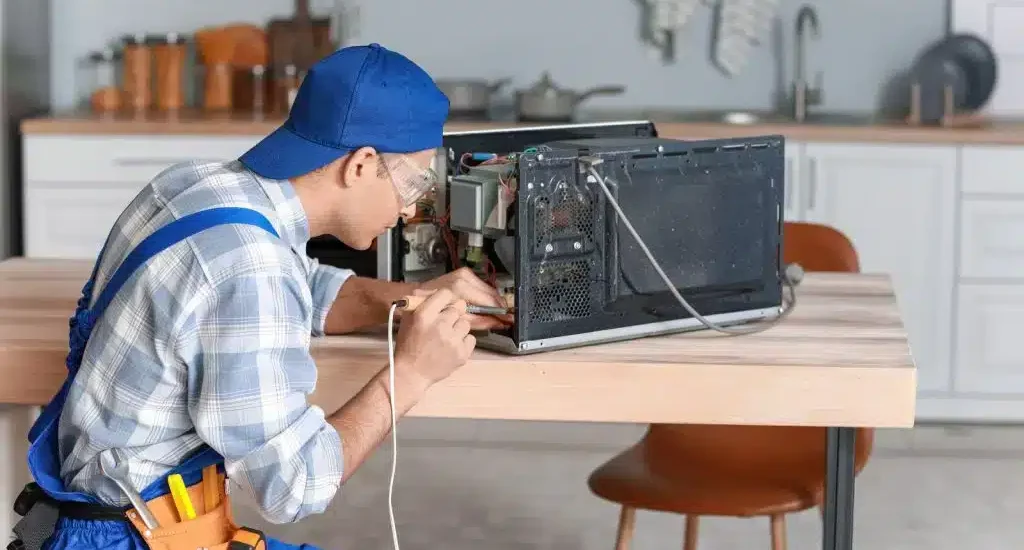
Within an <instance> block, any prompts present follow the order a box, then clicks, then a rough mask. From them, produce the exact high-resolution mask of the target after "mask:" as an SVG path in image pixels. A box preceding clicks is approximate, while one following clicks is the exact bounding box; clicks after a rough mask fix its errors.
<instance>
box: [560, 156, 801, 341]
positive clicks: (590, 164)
mask: <svg viewBox="0 0 1024 550" xmlns="http://www.w3.org/2000/svg"><path fill="white" fill-rule="evenodd" d="M580 162H582V163H584V164H585V165H586V166H587V172H588V173H589V174H590V175H591V176H593V177H594V179H595V180H596V181H597V183H598V185H600V186H601V189H603V190H604V194H605V196H606V197H608V202H610V203H611V205H612V207H613V208H614V209H615V212H616V214H618V216H619V219H620V220H622V223H623V225H625V226H626V229H628V230H629V232H630V233H632V234H633V238H634V239H636V243H637V244H638V245H640V248H641V249H642V250H643V251H644V254H646V255H647V259H648V260H650V262H651V266H652V267H654V270H655V271H657V272H658V275H660V276H661V280H662V281H664V282H665V286H667V287H668V290H669V292H671V293H672V295H673V296H675V298H676V300H678V301H679V304H680V305H681V306H683V308H685V309H686V311H688V312H689V313H690V315H692V316H693V317H694V318H695V319H697V320H698V321H700V322H701V323H703V324H704V326H706V327H708V328H710V329H712V330H717V331H718V332H721V333H724V334H751V333H754V332H760V331H762V330H766V329H768V328H769V327H771V326H772V325H774V324H775V322H777V321H779V320H781V319H782V318H783V317H785V316H786V315H788V314H789V312H790V311H792V310H793V306H795V305H796V291H795V289H794V288H793V284H792V281H791V280H790V278H789V276H788V275H784V276H783V281H784V282H785V283H786V285H787V286H789V289H790V300H789V307H786V308H785V309H783V310H782V312H781V313H780V314H779V316H778V317H776V318H775V319H773V320H772V321H770V322H768V323H757V324H756V325H753V326H744V327H724V326H721V325H718V324H716V323H714V322H713V321H711V320H710V319H708V318H706V317H704V316H703V315H701V314H700V313H697V310H695V309H693V306H691V305H690V303H689V302H687V301H686V299H685V298H683V295H682V294H680V293H679V291H678V290H676V285H674V284H672V280H671V279H669V278H668V275H666V274H665V271H664V270H663V269H662V268H661V265H659V264H658V261H657V260H655V259H654V254H651V251H650V250H649V249H648V248H647V244H645V243H644V240H643V239H641V238H640V235H639V234H638V233H637V232H636V229H634V228H633V224H632V223H630V222H629V218H627V217H626V214H625V213H623V212H622V208H620V207H619V201H617V200H615V197H613V196H612V193H611V191H609V190H608V185H607V184H605V182H604V178H602V177H601V174H598V173H597V170H596V169H595V168H594V166H596V165H598V164H600V163H601V162H602V161H601V159H593V160H591V159H580Z"/></svg>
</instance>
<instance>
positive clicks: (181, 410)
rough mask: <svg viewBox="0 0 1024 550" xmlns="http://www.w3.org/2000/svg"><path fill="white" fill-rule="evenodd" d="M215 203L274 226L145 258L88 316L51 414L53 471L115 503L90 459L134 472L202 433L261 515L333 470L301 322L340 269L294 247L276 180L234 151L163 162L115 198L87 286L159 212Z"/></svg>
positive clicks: (298, 500) (278, 519) (282, 185)
mask: <svg viewBox="0 0 1024 550" xmlns="http://www.w3.org/2000/svg"><path fill="white" fill-rule="evenodd" d="M217 206H244V207H246V208H251V209H254V210H256V211H258V212H260V213H261V214H263V215H264V216H266V217H267V219H268V220H269V221H270V223H271V224H273V225H274V227H275V229H277V231H278V233H279V235H280V236H281V238H280V239H278V238H276V237H274V235H272V234H270V233H267V232H266V231H264V230H262V229H259V228H257V227H250V226H244V225H224V226H218V227H214V228H212V229H208V230H206V231H204V232H202V233H200V234H198V235H195V236H193V237H191V238H189V239H187V240H185V241H182V242H181V243H178V244H176V245H174V246H172V247H170V248H168V249H167V250H165V251H163V252H162V253H160V254H159V255H158V256H156V257H154V258H153V259H152V260H151V261H150V262H149V263H147V264H146V265H144V266H142V267H141V268H140V269H139V271H138V272H137V275H136V276H135V277H133V278H132V279H130V280H129V281H128V282H127V283H126V284H125V285H124V286H123V287H122V289H121V291H120V293H119V294H118V296H117V297H116V298H115V299H114V300H113V302H112V303H111V304H110V306H109V308H108V309H107V311H106V313H105V314H104V315H103V316H102V317H101V318H100V319H99V320H98V321H97V323H96V325H95V328H94V329H93V332H92V336H91V338H90V340H89V343H88V346H87V348H86V350H85V357H84V359H83V361H82V367H81V370H80V371H79V373H78V375H77V376H76V378H75V381H74V384H73V385H72V387H71V390H70V393H69V394H68V398H67V404H66V405H65V407H64V410H63V413H62V415H61V418H60V457H61V459H62V468H61V473H62V477H63V479H64V482H65V484H66V485H67V486H68V487H69V488H70V489H72V490H76V491H81V492H85V493H89V494H93V495H96V496H97V497H98V498H99V499H100V500H101V501H103V502H105V503H107V504H111V505H126V504H127V499H125V497H124V496H123V495H122V493H121V491H120V490H119V489H118V488H117V486H116V485H115V484H114V483H113V482H111V481H110V480H108V479H106V478H105V477H104V476H103V475H102V474H101V473H100V471H99V458H100V456H101V455H102V454H104V453H109V454H112V455H113V458H114V459H115V460H116V461H126V462H127V464H128V466H129V471H130V477H131V481H132V483H133V484H134V485H135V487H136V488H138V489H139V490H142V489H143V488H144V487H146V486H147V485H149V484H150V483H152V482H154V481H159V480H160V478H161V477H162V476H163V475H164V474H166V473H167V471H168V470H169V469H170V468H172V467H174V466H176V465H177V464H179V463H180V462H182V461H183V459H184V458H185V457H186V456H188V455H189V454H191V453H192V452H194V451H195V450H196V449H197V448H198V447H200V446H201V445H202V444H203V443H206V444H207V445H209V446H210V447H212V448H213V449H215V450H216V451H218V452H219V453H220V454H221V455H223V456H224V458H225V461H226V462H225V467H226V469H227V473H228V476H229V477H230V478H231V480H232V481H233V482H234V483H237V484H239V485H241V486H242V487H244V488H245V489H247V490H249V491H250V492H251V493H252V494H253V496H254V497H255V499H256V502H258V503H259V504H260V508H261V511H262V513H263V515H264V516H265V517H266V519H267V520H268V521H271V522H275V523H287V522H293V521H297V520H299V519H302V518H303V517H305V516H307V515H309V514H314V513H320V512H322V511H323V510H324V509H325V508H326V507H327V505H328V504H329V503H330V502H331V500H332V499H333V497H334V495H335V493H336V492H337V490H338V486H339V485H340V483H341V474H342V455H341V440H340V438H339V436H338V433H337V431H336V430H335V429H334V428H333V427H332V426H331V425H330V424H328V423H327V422H326V421H325V419H324V416H325V415H324V411H322V410H321V409H320V408H318V407H316V406H313V405H310V404H309V403H308V402H307V399H306V398H307V396H308V395H309V394H310V392H312V391H313V388H314V386H315V384H316V378H317V371H316V365H314V363H313V360H312V358H311V357H310V354H309V344H310V338H311V336H319V335H322V334H323V331H324V323H325V319H326V317H327V312H328V310H329V309H330V307H331V304H332V303H333V301H334V299H335V297H336V296H337V293H338V290H339V289H340V288H341V285H342V284H343V283H344V281H345V280H346V279H347V277H349V276H350V275H351V274H352V273H351V272H349V271H345V270H340V269H336V268H333V267H330V266H324V265H319V264H318V263H317V262H316V261H315V260H312V259H311V258H309V257H308V256H307V255H306V252H305V248H306V241H307V240H309V237H310V235H309V223H308V220H307V219H306V215H305V213H304V211H303V209H302V205H301V204H300V202H299V200H298V197H297V196H296V194H295V191H294V189H293V188H292V186H291V184H290V183H289V182H287V181H274V180H267V179H264V178H260V177H257V176H256V175H255V174H253V173H252V172H249V171H248V170H246V169H245V167H243V166H242V165H241V164H240V163H238V162H237V161H235V162H230V163H184V164H179V165H177V166H173V167H171V168H169V169H167V170H165V171H164V172H162V173H161V174H159V175H157V176H156V178H155V179H154V180H153V181H152V182H151V183H150V184H149V185H148V186H147V187H146V188H145V189H143V190H142V191H141V192H140V193H139V195H138V196H137V197H136V198H135V199H134V200H133V201H132V202H131V204H130V205H128V207H127V208H126V209H125V211H124V213H123V214H122V215H121V217H120V218H119V219H118V220H117V223H116V224H115V225H114V228H113V229H112V231H111V233H110V237H109V241H108V244H107V248H106V252H105V253H104V257H103V258H102V263H101V265H100V268H99V272H98V273H97V280H96V290H95V292H96V294H95V295H94V296H93V299H94V300H95V299H96V297H97V296H98V295H99V292H100V290H101V289H102V287H103V285H104V284H105V283H106V281H107V278H109V277H110V276H112V275H113V271H114V270H115V269H116V268H117V266H118V264H119V263H120V262H121V261H122V260H123V259H124V258H125V256H126V255H127V254H128V253H129V252H130V251H131V250H132V249H133V248H134V247H135V246H136V245H138V244H139V242H141V241H142V239H144V238H145V237H147V236H148V235H149V234H151V233H152V232H153V231H155V230H156V229H158V228H160V227H161V226H163V225H165V224H167V223H168V222H169V221H171V220H173V219H175V218H179V217H182V216H185V215H187V214H191V213H193V212H197V211H200V210H206V209H209V208H213V207H217Z"/></svg>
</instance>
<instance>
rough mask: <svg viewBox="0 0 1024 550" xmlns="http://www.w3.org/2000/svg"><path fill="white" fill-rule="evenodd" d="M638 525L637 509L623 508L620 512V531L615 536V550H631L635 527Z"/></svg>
mask: <svg viewBox="0 0 1024 550" xmlns="http://www.w3.org/2000/svg"><path fill="white" fill-rule="evenodd" d="M634 525H636V508H630V507H629V506H623V507H622V511H620V512H619V530H618V532H617V533H616V534H615V550H629V543H630V541H632V540H633V526H634Z"/></svg>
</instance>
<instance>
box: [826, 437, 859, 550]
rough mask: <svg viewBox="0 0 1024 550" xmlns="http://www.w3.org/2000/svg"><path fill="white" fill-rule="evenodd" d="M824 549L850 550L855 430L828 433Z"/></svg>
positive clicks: (851, 545)
mask: <svg viewBox="0 0 1024 550" xmlns="http://www.w3.org/2000/svg"><path fill="white" fill-rule="evenodd" d="M827 433H828V435H827V438H826V445H827V452H826V459H825V468H826V469H825V523H824V528H823V529H822V539H823V540H822V548H823V550H853V485H854V482H853V461H854V457H855V454H856V453H855V451H854V449H855V445H856V438H857V430H856V428H829V429H828V430H827Z"/></svg>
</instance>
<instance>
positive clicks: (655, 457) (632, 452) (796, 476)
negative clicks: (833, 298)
mask: <svg viewBox="0 0 1024 550" xmlns="http://www.w3.org/2000/svg"><path fill="white" fill-rule="evenodd" d="M783 250H784V254H783V256H784V261H785V263H792V262H796V263H799V264H801V266H802V267H803V268H804V270H805V271H843V272H857V271H859V270H860V267H859V260H858V258H857V253H856V251H855V250H854V248H853V245H852V244H851V243H850V240H849V239H847V238H846V236H845V235H843V234H842V233H840V232H838V231H836V230H835V229H832V228H830V227H827V226H824V225H818V224H810V223H791V222H787V223H786V224H785V226H784V231H783ZM798 307H799V306H798ZM873 440H874V430H872V429H858V430H857V444H856V458H855V460H854V471H855V472H856V473H860V471H861V470H862V469H863V468H864V465H865V464H866V463H867V460H868V457H869V456H870V454H871V448H872V444H873ZM589 485H590V490H591V491H593V492H594V494H596V495H597V496H599V497H601V498H604V499H606V500H610V501H612V502H615V503H617V504H620V505H621V506H622V510H621V513H620V516H619V529H618V535H617V541H616V549H617V550H626V549H627V548H628V547H629V542H630V539H631V538H632V535H633V526H634V521H635V516H636V510H637V509H641V510H655V511H659V512H675V513H677V514H683V515H685V516H686V528H685V534H684V539H685V541H684V545H683V548H684V550H696V548H697V526H698V522H699V518H700V516H732V517H751V516H768V517H769V518H770V520H771V544H772V550H785V548H786V523H785V521H786V520H785V515H786V514H788V513H790V512H799V511H802V510H807V509H809V508H812V507H814V506H820V504H821V502H822V499H823V496H824V486H825V428H807V427H775V426H723V425H673V424H652V425H651V426H649V427H648V430H647V433H646V434H645V435H644V437H643V439H641V440H640V441H639V442H638V443H637V444H636V445H634V446H633V447H632V448H630V449H628V450H626V451H625V452H623V453H621V454H619V455H618V456H616V457H614V458H612V459H611V460H609V461H608V462H606V463H605V464H603V465H602V466H600V467H599V468H597V469H596V470H595V471H594V472H593V473H592V474H591V476H590V479H589Z"/></svg>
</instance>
